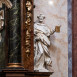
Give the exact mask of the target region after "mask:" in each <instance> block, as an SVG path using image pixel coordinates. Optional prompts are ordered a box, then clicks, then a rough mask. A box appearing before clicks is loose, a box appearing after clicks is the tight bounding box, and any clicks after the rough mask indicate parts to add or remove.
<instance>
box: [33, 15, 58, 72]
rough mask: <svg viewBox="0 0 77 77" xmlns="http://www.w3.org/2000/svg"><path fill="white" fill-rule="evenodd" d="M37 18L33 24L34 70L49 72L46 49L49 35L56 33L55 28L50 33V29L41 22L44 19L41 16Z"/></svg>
mask: <svg viewBox="0 0 77 77" xmlns="http://www.w3.org/2000/svg"><path fill="white" fill-rule="evenodd" d="M37 18H38V22H35V24H34V53H35V54H34V70H37V71H39V72H49V70H48V69H47V68H46V67H47V66H50V67H51V65H52V61H51V57H50V52H49V49H48V47H49V46H50V35H52V34H53V33H54V32H57V31H56V30H57V28H55V30H53V31H51V29H50V28H49V27H47V26H46V25H45V24H44V23H43V20H44V19H45V16H44V15H43V14H40V15H39V16H37Z"/></svg>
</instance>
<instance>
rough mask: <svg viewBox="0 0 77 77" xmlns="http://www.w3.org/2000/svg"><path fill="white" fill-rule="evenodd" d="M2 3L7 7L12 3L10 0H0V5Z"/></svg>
mask: <svg viewBox="0 0 77 77" xmlns="http://www.w3.org/2000/svg"><path fill="white" fill-rule="evenodd" d="M2 3H3V4H5V5H6V6H7V7H8V8H11V7H12V3H11V1H10V0H0V7H1V6H2Z"/></svg>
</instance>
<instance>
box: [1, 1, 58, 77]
mask: <svg viewBox="0 0 77 77" xmlns="http://www.w3.org/2000/svg"><path fill="white" fill-rule="evenodd" d="M1 1H2V0H1ZM1 1H0V3H3V4H5V6H6V7H5V12H4V14H5V15H4V16H5V17H4V18H5V21H4V23H5V25H4V26H5V31H6V36H5V43H6V44H5V52H6V67H5V68H4V69H2V71H1V72H0V77H49V76H50V75H52V74H53V72H49V71H47V72H46V71H45V72H43V71H39V69H38V70H37V69H36V67H37V64H38V63H37V64H36V67H35V66H34V65H35V61H34V60H36V59H37V57H35V54H34V52H35V51H36V50H35V48H34V36H35V35H36V33H34V28H35V27H34V13H33V9H34V7H35V6H34V4H33V3H34V2H33V0H3V1H2V2H1ZM2 15H3V14H2ZM41 17H42V18H43V19H44V16H43V15H40V16H39V17H38V19H40V20H41ZM2 22H3V21H2ZM39 22H40V21H39ZM40 24H41V23H40ZM0 25H1V24H0ZM35 25H36V24H35ZM1 26H2V25H1ZM57 29H58V28H57V27H56V29H55V31H56V32H58V31H57ZM1 30H2V28H1ZM55 31H53V32H52V34H53V33H54V32H55ZM47 37H49V36H48V35H47ZM36 39H37V41H38V38H37V37H36ZM47 59H48V60H49V55H48V54H47ZM36 62H37V60H36ZM50 63H51V62H50ZM48 64H49V62H48ZM34 68H35V69H36V70H35V69H34Z"/></svg>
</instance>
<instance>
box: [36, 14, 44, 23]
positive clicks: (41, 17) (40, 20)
mask: <svg viewBox="0 0 77 77" xmlns="http://www.w3.org/2000/svg"><path fill="white" fill-rule="evenodd" d="M37 18H38V20H39V22H43V20H44V19H45V16H44V15H43V14H40V15H39V16H37Z"/></svg>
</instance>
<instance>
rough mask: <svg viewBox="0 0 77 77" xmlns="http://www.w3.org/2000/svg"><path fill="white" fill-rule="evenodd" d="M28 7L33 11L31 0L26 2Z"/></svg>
mask: <svg viewBox="0 0 77 77" xmlns="http://www.w3.org/2000/svg"><path fill="white" fill-rule="evenodd" d="M26 8H27V10H28V11H31V10H32V4H31V1H29V0H27V2H26Z"/></svg>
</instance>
